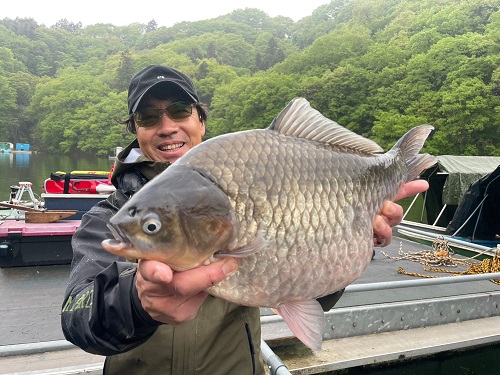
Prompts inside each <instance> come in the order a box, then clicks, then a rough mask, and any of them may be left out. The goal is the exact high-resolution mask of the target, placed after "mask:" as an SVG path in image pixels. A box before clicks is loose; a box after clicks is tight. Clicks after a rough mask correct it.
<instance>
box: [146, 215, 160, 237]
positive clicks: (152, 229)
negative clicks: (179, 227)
mask: <svg viewBox="0 0 500 375" xmlns="http://www.w3.org/2000/svg"><path fill="white" fill-rule="evenodd" d="M160 229H161V221H160V218H159V217H158V215H156V214H148V215H146V216H145V217H144V219H143V223H142V230H143V231H144V233H146V234H150V235H152V234H156V233H158V232H159V231H160Z"/></svg>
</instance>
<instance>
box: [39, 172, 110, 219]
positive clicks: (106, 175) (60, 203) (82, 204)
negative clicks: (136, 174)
mask: <svg viewBox="0 0 500 375" xmlns="http://www.w3.org/2000/svg"><path fill="white" fill-rule="evenodd" d="M112 170H113V169H111V171H110V172H106V171H72V172H55V173H51V175H50V178H48V179H46V180H45V182H44V192H43V193H42V195H41V197H42V199H43V201H44V204H45V207H46V208H47V209H50V210H76V211H77V213H76V214H75V216H73V217H72V219H81V218H82V216H83V214H84V213H85V212H87V211H88V210H89V209H90V208H91V207H92V206H94V205H95V204H96V203H97V202H99V201H101V200H103V199H106V198H107V197H108V195H109V194H111V193H112V192H113V191H114V190H115V187H114V186H113V185H112V184H111V173H112Z"/></svg>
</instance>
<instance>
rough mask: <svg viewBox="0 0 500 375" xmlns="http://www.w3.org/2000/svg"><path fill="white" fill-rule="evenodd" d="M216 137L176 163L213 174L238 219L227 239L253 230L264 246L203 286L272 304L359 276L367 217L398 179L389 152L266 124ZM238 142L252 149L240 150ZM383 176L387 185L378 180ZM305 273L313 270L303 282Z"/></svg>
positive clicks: (368, 249)
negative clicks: (367, 151) (326, 143)
mask: <svg viewBox="0 0 500 375" xmlns="http://www.w3.org/2000/svg"><path fill="white" fill-rule="evenodd" d="M216 142H217V147H210V141H207V142H206V144H207V145H208V147H203V148H201V147H200V148H197V149H195V150H193V152H191V153H190V155H189V156H190V157H189V158H185V159H181V160H179V162H178V164H179V165H184V166H186V167H188V168H193V169H195V170H198V171H200V172H201V173H202V174H204V175H206V176H210V179H211V180H212V181H214V182H215V183H216V184H217V185H218V186H219V187H220V188H221V189H222V190H223V191H225V192H226V193H227V194H228V197H229V199H230V201H231V204H232V206H233V208H234V210H235V212H236V214H237V222H238V225H239V231H238V238H237V239H236V240H235V243H234V244H232V246H230V247H234V248H236V247H241V246H246V245H247V244H248V243H250V242H251V241H254V240H255V238H264V239H266V241H267V242H268V244H267V246H266V249H265V250H261V251H259V252H258V253H256V254H253V255H250V256H248V257H244V258H242V259H241V260H240V269H239V271H238V274H237V275H235V276H234V277H231V278H229V279H228V280H226V281H224V282H222V283H220V284H219V285H217V286H215V287H213V288H211V290H210V293H212V294H214V295H218V296H220V297H222V298H225V299H228V300H230V301H234V302H238V303H242V304H246V305H257V306H276V305H278V304H280V303H282V302H284V301H290V300H292V301H293V300H301V299H303V298H304V297H305V298H316V297H319V296H321V295H325V293H326V294H327V293H329V292H334V291H336V290H339V289H341V288H343V287H345V286H346V285H348V284H349V283H350V282H352V281H353V280H354V279H355V278H357V277H358V276H359V275H360V273H361V271H362V270H363V269H364V268H365V267H366V265H367V264H368V262H369V260H370V259H371V254H372V248H373V242H372V236H373V235H372V229H371V228H372V222H373V217H374V215H375V214H376V213H377V212H378V211H379V210H380V207H381V205H382V203H383V201H384V200H386V199H389V198H393V197H394V196H395V195H396V193H397V192H398V191H399V188H400V185H401V182H402V181H403V177H404V176H403V175H402V173H403V168H399V169H397V168H394V169H387V168H385V161H382V160H380V159H384V158H389V157H391V156H392V155H391V156H385V155H381V156H372V155H363V154H346V153H345V152H341V151H338V150H335V147H323V146H322V145H320V144H316V143H315V142H309V141H302V140H301V139H290V137H288V136H284V135H281V134H278V133H273V132H269V131H266V130H259V131H250V132H241V133H235V134H228V135H226V136H223V137H219V138H218V139H217V141H216ZM245 148H251V149H253V150H255V151H256V153H255V155H258V157H252V153H245V152H241V150H243V149H245ZM220 149H223V150H225V151H224V153H223V155H222V156H220V155H219V151H218V150H220ZM395 157H396V155H394V159H395ZM246 158H248V159H246ZM234 159H238V160H241V161H240V162H239V163H236V162H235V160H234ZM396 162H397V161H396V160H394V161H392V163H396ZM400 163H403V161H400ZM226 165H227V166H229V167H226ZM232 168H235V169H232ZM235 170H236V171H237V172H236V173H235V172H233V171H235ZM398 173H399V174H400V175H399V176H398V175H397V174H398ZM388 180H391V181H394V183H393V184H392V186H389V185H388V184H387V183H384V181H388ZM374 196H376V199H374ZM320 218H321V219H320ZM318 264H321V267H318ZM285 265H286V266H285ZM281 267H286V269H285V270H283V269H282V268H281ZM338 269H343V270H349V272H348V273H347V274H345V272H342V273H340V272H336V270H338ZM284 271H285V272H284ZM304 274H311V275H315V277H314V278H311V279H310V280H307V281H304V277H303V275H304ZM258 279H265V280H267V283H266V285H265V287H264V288H263V289H262V288H260V287H256V288H255V287H253V285H254V282H253V280H258ZM331 280H333V282H331ZM296 284H298V285H301V287H300V288H298V290H297V289H295V288H294V285H296ZM273 285H276V288H273V287H272V286H273ZM280 285H285V286H287V288H281V287H280Z"/></svg>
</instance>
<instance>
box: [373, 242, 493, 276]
mask: <svg viewBox="0 0 500 375" xmlns="http://www.w3.org/2000/svg"><path fill="white" fill-rule="evenodd" d="M381 253H382V254H383V255H384V256H386V257H387V258H390V259H394V260H409V261H411V262H417V263H420V264H421V265H422V267H423V269H424V271H426V272H440V273H447V274H451V275H452V276H460V275H473V274H481V273H491V272H500V258H499V257H498V254H497V253H495V255H494V256H493V258H487V259H484V260H482V261H481V262H470V261H469V260H466V259H460V258H455V257H453V255H454V252H453V250H452V249H451V248H450V246H449V243H448V241H446V239H444V238H443V237H442V236H440V237H438V238H436V239H435V240H434V242H433V243H432V250H423V251H414V252H411V251H410V252H404V251H403V243H402V242H401V243H400V245H399V249H398V254H399V256H396V257H394V256H390V255H388V254H387V253H385V252H384V251H381ZM479 255H481V254H478V255H476V256H474V257H472V258H469V259H474V258H475V257H477V256H479ZM457 267H467V268H466V269H465V270H463V271H458V270H457V271H454V270H451V269H450V268H457ZM398 273H400V274H403V275H408V276H416V277H424V278H438V277H443V276H436V275H425V274H422V273H418V272H408V271H406V270H405V269H404V268H403V267H399V268H398ZM490 281H491V282H492V283H495V284H498V285H500V279H492V280H490Z"/></svg>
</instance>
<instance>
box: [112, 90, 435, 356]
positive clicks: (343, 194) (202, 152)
mask: <svg viewBox="0 0 500 375" xmlns="http://www.w3.org/2000/svg"><path fill="white" fill-rule="evenodd" d="M432 129H433V128H432V127H431V126H428V125H422V126H419V127H416V128H413V129H412V130H410V131H409V132H408V133H407V134H406V135H404V136H403V137H402V138H401V139H400V140H399V141H398V142H397V143H396V145H395V146H394V147H393V148H392V149H391V150H390V151H388V152H387V153H383V154H382V153H380V152H381V151H382V149H381V148H380V146H378V145H377V144H376V143H375V142H373V141H371V140H369V139H366V138H364V137H361V136H359V135H357V134H355V133H353V132H351V131H349V130H347V129H345V128H343V127H342V126H340V125H338V124H337V123H336V122H334V121H332V120H329V119H327V118H325V117H324V116H322V115H321V114H320V113H319V112H318V111H316V110H314V109H312V108H311V107H310V105H309V103H308V102H307V101H306V100H305V99H301V98H298V99H294V100H292V101H291V102H290V104H289V105H288V106H287V107H286V108H285V109H284V110H283V111H282V112H281V113H280V114H279V116H278V117H277V118H276V119H275V120H274V121H273V123H272V124H271V126H270V127H269V128H267V129H262V130H249V131H242V132H236V133H232V134H225V135H222V136H218V137H215V138H212V139H210V140H207V141H205V142H203V143H202V144H200V145H198V146H196V147H194V148H193V149H191V150H190V151H189V152H187V153H186V154H185V155H184V156H183V157H182V158H180V159H179V160H177V161H176V162H175V164H173V165H172V166H170V167H169V168H168V169H167V170H166V171H165V172H163V173H161V174H160V175H159V176H157V177H156V178H154V179H153V180H152V181H151V182H149V183H148V184H147V185H146V186H145V187H144V188H142V189H141V190H140V191H139V192H138V193H137V194H135V195H134V196H133V197H132V198H131V199H130V201H128V202H127V203H126V204H125V205H124V206H123V207H122V208H121V209H120V211H119V212H118V213H117V214H116V215H115V216H114V217H113V218H112V219H111V222H110V228H111V229H112V231H113V233H114V235H115V237H116V240H118V241H116V240H107V241H104V242H103V246H104V248H105V249H106V250H108V251H110V252H113V253H115V254H118V255H121V256H125V257H132V258H147V259H156V260H159V261H162V262H164V263H166V264H168V265H169V266H170V267H171V268H172V269H174V270H177V271H182V270H186V269H190V268H193V267H197V266H200V265H202V264H207V263H208V262H211V261H213V260H214V259H216V258H217V257H222V256H235V257H238V258H239V264H240V266H239V269H238V271H237V272H236V273H234V274H233V275H231V276H230V277H229V278H228V279H226V280H225V281H223V282H221V283H219V284H217V285H215V286H213V287H211V288H210V289H208V293H210V294H212V295H214V296H217V297H220V298H224V299H226V300H229V301H232V302H235V303H239V304H243V305H249V306H261V307H272V308H274V309H275V310H276V311H277V312H278V313H279V314H280V315H281V316H282V317H283V319H284V320H285V322H286V323H287V324H288V326H289V327H290V329H291V330H292V332H293V333H294V334H295V335H296V336H297V337H298V338H299V339H300V340H301V341H302V342H304V343H305V344H306V345H307V346H309V347H310V348H312V349H315V350H317V349H320V348H321V341H322V333H323V329H324V325H325V317H324V313H323V310H322V309H321V306H320V304H319V303H318V302H317V301H316V298H318V297H321V296H326V295H329V294H332V293H334V292H336V291H339V290H341V289H342V288H345V287H346V286H347V285H348V284H350V283H352V282H353V281H354V280H356V279H357V278H358V277H359V276H360V274H361V272H362V271H363V270H364V269H365V268H366V266H367V265H368V263H369V262H370V259H371V257H372V254H373V229H372V226H373V220H374V217H375V215H376V214H377V213H378V212H379V211H380V209H381V207H382V204H383V203H384V201H385V200H392V199H394V198H395V197H396V195H397V193H398V191H399V189H400V188H401V186H402V185H403V183H405V182H407V181H410V180H413V179H415V178H416V177H417V176H418V175H419V174H420V173H421V172H422V171H423V170H424V169H426V168H428V167H430V166H431V165H433V164H435V162H436V159H435V157H433V156H431V155H428V154H419V151H420V149H421V148H422V146H423V143H424V142H425V140H426V138H427V136H428V135H429V133H430V132H431V131H432Z"/></svg>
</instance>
